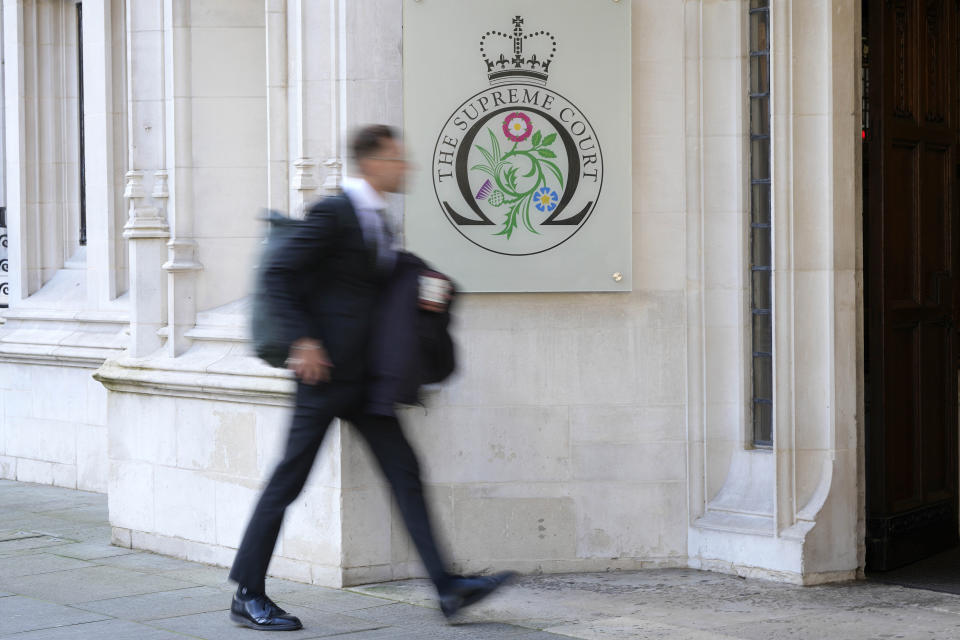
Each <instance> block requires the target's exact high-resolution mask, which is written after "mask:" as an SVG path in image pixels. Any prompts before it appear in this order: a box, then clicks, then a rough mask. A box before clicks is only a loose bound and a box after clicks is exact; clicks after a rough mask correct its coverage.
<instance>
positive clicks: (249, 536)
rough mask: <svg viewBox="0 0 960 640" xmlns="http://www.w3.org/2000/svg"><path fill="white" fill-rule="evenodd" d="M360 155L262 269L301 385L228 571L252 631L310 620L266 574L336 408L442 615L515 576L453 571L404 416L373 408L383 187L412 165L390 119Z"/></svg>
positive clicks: (384, 242) (386, 262)
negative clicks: (372, 348)
mask: <svg viewBox="0 0 960 640" xmlns="http://www.w3.org/2000/svg"><path fill="white" fill-rule="evenodd" d="M352 152H353V155H354V159H355V162H356V167H357V168H358V170H359V173H360V178H359V179H354V180H348V181H345V183H344V195H343V196H338V197H332V198H327V199H325V200H323V201H321V202H318V203H316V204H314V205H313V206H311V208H310V209H309V212H308V214H307V217H306V220H305V221H304V224H303V226H302V228H300V229H298V232H297V233H295V234H292V235H291V236H290V237H289V238H287V239H286V241H285V244H284V246H282V247H281V248H280V250H279V251H277V253H276V257H275V258H274V259H272V260H271V261H270V263H269V264H267V265H264V267H263V268H264V269H265V273H264V278H265V282H266V285H267V287H266V289H267V294H266V295H268V296H269V299H270V303H271V304H272V305H274V308H275V309H276V310H277V311H278V313H276V314H275V315H276V317H277V318H282V322H283V325H284V326H283V327H282V329H283V331H284V334H285V336H286V338H287V340H288V341H289V343H290V344H291V345H292V346H291V349H290V357H289V359H288V366H289V367H290V368H291V369H292V370H293V371H294V373H295V374H296V376H297V391H296V407H295V410H294V415H293V421H292V424H291V426H290V432H289V435H288V438H287V444H286V449H285V452H284V454H283V458H282V459H281V461H280V463H279V464H278V465H277V468H276V470H275V471H274V472H273V475H272V477H271V478H270V480H269V482H268V483H267V486H266V488H265V489H264V491H263V494H262V496H261V497H260V500H259V502H258V503H257V506H256V509H255V510H254V513H253V516H252V517H251V519H250V523H249V524H248V526H247V530H246V533H245V534H244V537H243V540H242V542H241V543H240V548H239V549H238V551H237V556H236V559H235V560H234V564H233V568H232V569H231V571H230V579H231V580H233V581H235V582H237V583H238V585H239V586H238V588H237V592H236V595H234V598H233V603H232V605H231V618H232V619H233V620H234V621H235V622H237V623H239V624H243V625H245V626H248V627H251V628H253V629H261V630H277V631H286V630H295V629H300V628H301V627H302V625H301V623H300V620H299V619H298V618H296V617H295V616H292V615H290V614H288V613H287V612H285V611H283V609H281V608H280V607H278V606H277V605H276V604H274V603H273V602H272V601H271V600H270V598H268V597H267V595H266V593H265V586H264V580H265V576H266V573H267V567H268V565H269V563H270V557H271V555H272V554H273V549H274V546H275V545H276V541H277V536H278V535H279V532H280V526H281V524H282V521H283V515H284V512H285V510H286V508H287V507H288V506H289V505H290V504H291V503H292V502H293V501H294V499H295V498H296V497H297V495H298V494H299V493H300V491H301V489H302V488H303V485H304V483H305V482H306V480H307V476H308V475H309V473H310V469H311V468H312V466H313V462H314V459H315V458H316V455H317V452H318V450H319V448H320V445H321V443H322V441H323V437H324V434H325V432H326V430H327V427H328V425H329V424H330V422H331V421H332V420H333V419H334V418H336V417H340V418H343V419H345V420H347V421H349V422H350V423H351V424H353V425H354V426H355V427H356V428H357V430H358V431H359V433H360V434H361V435H362V436H363V437H364V439H365V440H366V441H367V443H368V445H369V446H370V449H371V451H372V452H373V455H374V457H375V458H376V460H377V462H378V464H379V465H380V468H381V470H382V471H383V473H384V475H385V476H386V479H387V481H388V482H389V484H390V488H391V490H392V492H393V495H394V497H395V499H396V500H397V504H398V506H399V509H400V513H401V514H402V516H403V520H404V524H405V525H406V527H407V530H408V531H409V533H410V537H411V538H412V539H413V542H414V545H415V546H416V548H417V551H418V552H419V554H420V558H421V560H422V561H423V564H424V565H425V567H426V569H427V572H428V573H429V575H430V579H431V580H432V581H433V583H434V585H435V586H436V588H437V593H438V596H439V598H440V608H441V610H442V611H443V613H444V614H445V615H447V616H451V615H453V614H454V613H456V612H457V611H458V610H459V609H460V608H461V607H463V606H466V605H469V604H472V603H474V602H477V601H478V600H480V599H482V598H483V597H485V596H487V595H489V594H490V593H492V592H493V591H494V590H495V589H496V588H497V587H499V586H500V585H502V584H503V583H504V582H505V581H507V580H508V579H509V578H510V576H511V575H512V574H511V573H509V572H506V573H501V574H496V575H493V576H488V577H479V576H474V577H462V576H453V575H450V574H449V573H447V571H446V564H445V562H444V561H443V559H442V557H441V555H440V552H439V550H438V549H437V545H436V541H435V540H434V536H433V529H432V527H431V524H430V519H429V514H428V512H427V507H426V504H425V502H424V499H423V489H422V486H421V482H420V469H419V465H418V462H417V458H416V455H415V453H414V452H413V449H411V447H410V444H409V443H408V442H407V440H406V438H405V437H404V435H403V432H402V430H401V427H400V424H399V422H398V421H397V418H396V416H395V415H393V414H392V413H391V414H390V415H379V414H378V415H374V414H373V413H371V412H368V411H365V410H364V407H365V396H366V382H367V378H366V373H367V371H366V368H367V366H366V365H367V362H368V353H367V351H368V348H369V343H370V338H371V332H372V331H373V330H374V322H375V317H376V309H377V306H378V303H379V301H380V300H381V297H382V295H383V293H384V288H385V285H386V283H387V282H388V280H389V278H390V275H391V274H392V272H393V269H394V268H395V266H396V263H397V258H398V254H397V252H396V250H395V248H394V247H393V242H392V234H391V231H390V228H389V225H388V223H387V221H386V218H385V215H384V214H385V210H386V201H385V200H384V194H385V193H389V192H394V193H396V192H400V191H402V188H403V185H404V179H405V176H406V173H407V169H408V164H407V160H406V158H405V156H404V151H403V146H402V144H401V143H400V141H399V139H398V136H397V134H396V133H395V132H394V131H393V130H392V129H390V128H389V127H386V126H383V125H374V126H369V127H365V128H363V129H361V130H360V131H358V132H357V133H356V134H355V137H354V140H353V143H352ZM379 413H382V412H379Z"/></svg>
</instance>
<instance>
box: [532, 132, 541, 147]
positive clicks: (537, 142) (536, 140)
mask: <svg viewBox="0 0 960 640" xmlns="http://www.w3.org/2000/svg"><path fill="white" fill-rule="evenodd" d="M542 140H543V134H542V133H540V132H539V131H534V132H533V146H534V147H539V146H540V142H541V141H542Z"/></svg>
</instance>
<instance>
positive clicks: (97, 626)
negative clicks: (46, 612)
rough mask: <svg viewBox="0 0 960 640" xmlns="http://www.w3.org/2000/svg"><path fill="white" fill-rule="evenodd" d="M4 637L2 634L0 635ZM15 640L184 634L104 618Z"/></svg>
mask: <svg viewBox="0 0 960 640" xmlns="http://www.w3.org/2000/svg"><path fill="white" fill-rule="evenodd" d="M0 637H2V636H0ZM12 639H15V640H183V636H182V635H180V634H177V633H171V632H169V631H164V630H162V629H155V628H153V627H148V626H146V625H143V624H138V623H136V622H128V621H126V620H104V621H103V622H90V623H87V624H76V625H71V626H69V627H57V628H56V629H42V630H40V631H29V632H27V633H20V634H17V635H16V636H12Z"/></svg>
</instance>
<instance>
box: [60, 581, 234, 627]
mask: <svg viewBox="0 0 960 640" xmlns="http://www.w3.org/2000/svg"><path fill="white" fill-rule="evenodd" d="M73 606H75V607H76V608H78V609H84V610H86V611H93V612H95V613H100V614H104V615H107V616H110V617H113V618H122V619H124V620H133V621H135V622H144V621H148V620H159V619H163V618H174V617H178V616H185V615H193V614H197V613H209V612H212V611H226V610H227V608H228V607H229V606H230V598H229V597H228V596H226V595H225V594H224V593H223V592H222V591H220V590H219V589H215V588H213V587H190V588H187V589H178V590H176V591H160V592H158V593H145V594H141V595H137V596H126V597H120V598H108V599H106V600H94V601H93V602H84V603H82V604H76V605H73Z"/></svg>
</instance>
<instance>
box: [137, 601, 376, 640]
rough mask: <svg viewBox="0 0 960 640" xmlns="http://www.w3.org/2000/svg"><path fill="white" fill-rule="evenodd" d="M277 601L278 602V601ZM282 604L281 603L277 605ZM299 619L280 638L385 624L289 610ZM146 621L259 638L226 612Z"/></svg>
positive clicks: (203, 634)
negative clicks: (300, 625) (300, 624)
mask: <svg viewBox="0 0 960 640" xmlns="http://www.w3.org/2000/svg"><path fill="white" fill-rule="evenodd" d="M278 604H279V603H278ZM281 606H282V605H281ZM291 613H293V614H294V615H296V616H297V617H298V618H300V620H301V621H302V622H303V626H304V628H303V629H300V630H299V631H285V632H284V633H283V638H285V639H288V640H307V639H308V638H328V637H330V636H340V635H342V634H345V633H351V632H358V631H370V630H373V629H379V628H381V627H384V626H386V625H382V624H376V623H372V622H369V621H366V620H360V619H358V618H351V617H349V616H345V615H342V614H339V613H324V612H322V611H314V610H311V609H304V610H301V611H291ZM146 624H149V625H150V626H152V627H154V628H157V629H164V630H166V631H172V632H176V633H180V634H183V635H189V636H194V637H197V638H204V639H205V640H240V639H243V638H250V639H251V640H253V639H254V638H262V636H263V632H261V631H254V630H252V629H247V628H246V627H242V626H240V625H237V624H235V623H234V622H233V621H232V620H230V614H229V612H228V611H226V610H224V611H217V612H213V613H200V614H196V615H190V616H180V617H176V618H165V619H163V620H152V621H150V622H148V623H146Z"/></svg>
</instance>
